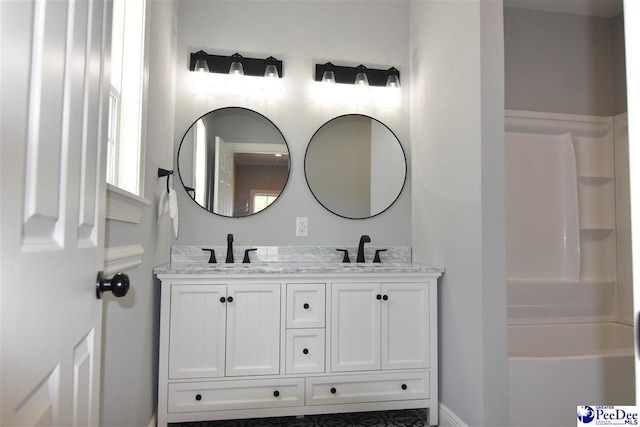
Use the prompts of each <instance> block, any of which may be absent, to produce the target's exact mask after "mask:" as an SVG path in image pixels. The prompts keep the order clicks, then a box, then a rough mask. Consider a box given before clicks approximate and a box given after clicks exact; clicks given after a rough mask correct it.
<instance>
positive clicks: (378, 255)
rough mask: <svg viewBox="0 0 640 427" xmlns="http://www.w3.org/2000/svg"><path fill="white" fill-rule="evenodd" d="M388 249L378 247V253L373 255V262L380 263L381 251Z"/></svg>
mask: <svg viewBox="0 0 640 427" xmlns="http://www.w3.org/2000/svg"><path fill="white" fill-rule="evenodd" d="M386 251H387V250H386V249H376V254H375V255H374V257H373V262H375V263H378V264H380V262H381V261H380V252H386Z"/></svg>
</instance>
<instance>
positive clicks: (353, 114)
mask: <svg viewBox="0 0 640 427" xmlns="http://www.w3.org/2000/svg"><path fill="white" fill-rule="evenodd" d="M349 116H360V117H366V118H368V119H371V120H375V121H376V122H378V123H380V124H381V125H382V126H384V127H385V128H387V130H388V131H389V132H391V134H392V135H393V136H394V138H395V139H396V141H398V145H399V146H400V149H401V150H402V156H403V157H404V179H403V181H402V187H400V191H398V195H397V196H396V197H395V198H394V199H393V201H392V202H391V203H389V206H387V207H386V208H385V209H383V210H381V211H380V212H378V213H375V214H373V215H370V216H366V217H360V218H353V217H349V216H345V215H341V214H339V213H337V212H334V211H332V210H331V209H329V208H328V207H327V206H325V204H324V203H322V202H321V201H320V200H319V199H318V197H317V196H316V194H315V193H314V192H313V189H312V188H311V185H310V184H309V178H308V177H307V155H308V154H309V147H310V146H311V142H312V141H313V138H314V137H315V136H316V134H317V133H318V132H320V130H321V129H322V128H323V127H325V126H326V125H328V124H329V123H331V122H333V121H334V120H338V119H341V118H344V117H349ZM408 174H409V165H408V162H407V153H406V151H405V150H404V147H403V146H402V143H401V142H400V138H398V136H397V135H396V134H395V132H393V131H392V130H391V129H390V128H389V126H387V125H386V124H384V123H383V122H381V121H380V120H378V119H376V118H374V117H371V116H368V115H366V114H360V113H348V114H342V115H340V116H336V117H334V118H332V119H331V120H329V121H327V122H325V123H323V124H322V125H321V126H320V127H319V128H318V129H316V131H315V132H314V133H313V136H312V137H311V139H309V143H308V144H307V148H306V150H305V153H304V178H305V181H306V182H307V187H308V188H309V191H310V192H311V194H312V195H313V198H314V199H316V201H317V202H318V203H319V204H320V205H321V206H322V207H323V208H325V209H326V210H327V211H329V212H331V213H332V214H334V215H336V216H339V217H341V218H345V219H355V220H364V219H370V218H374V217H376V216H378V215H381V214H383V213H384V212H386V211H388V210H389V209H390V208H391V207H392V206H393V205H394V204H395V203H396V202H397V201H398V199H399V198H400V196H401V195H402V192H403V191H404V187H405V186H406V184H407V176H408Z"/></svg>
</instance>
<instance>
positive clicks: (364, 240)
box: [356, 234, 371, 262]
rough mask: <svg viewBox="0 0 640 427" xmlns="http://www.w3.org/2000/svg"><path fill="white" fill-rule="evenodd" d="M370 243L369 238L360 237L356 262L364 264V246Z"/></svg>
mask: <svg viewBox="0 0 640 427" xmlns="http://www.w3.org/2000/svg"><path fill="white" fill-rule="evenodd" d="M370 241H371V237H369V236H367V235H366V234H365V235H362V236H361V237H360V243H359V244H358V258H357V259H356V262H364V244H365V243H369V242H370Z"/></svg>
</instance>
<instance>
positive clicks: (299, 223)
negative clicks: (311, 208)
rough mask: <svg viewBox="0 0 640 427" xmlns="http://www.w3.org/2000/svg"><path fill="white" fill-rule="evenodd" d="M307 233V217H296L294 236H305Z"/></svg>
mask: <svg viewBox="0 0 640 427" xmlns="http://www.w3.org/2000/svg"><path fill="white" fill-rule="evenodd" d="M308 235H309V218H307V217H297V218H296V236H298V237H306V236H308Z"/></svg>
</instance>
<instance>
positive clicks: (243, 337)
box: [226, 284, 280, 376]
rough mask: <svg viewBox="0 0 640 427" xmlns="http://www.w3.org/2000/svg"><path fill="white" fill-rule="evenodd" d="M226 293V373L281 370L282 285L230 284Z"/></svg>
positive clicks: (255, 373)
mask: <svg viewBox="0 0 640 427" xmlns="http://www.w3.org/2000/svg"><path fill="white" fill-rule="evenodd" d="M227 293H228V295H229V297H228V298H227V363H226V365H227V369H226V374H227V375H228V376H236V375H276V374H278V373H280V285H279V284H274V285H268V284H259V285H250V284H247V285H230V286H229V290H228V292H227ZM229 300H231V301H229Z"/></svg>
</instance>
